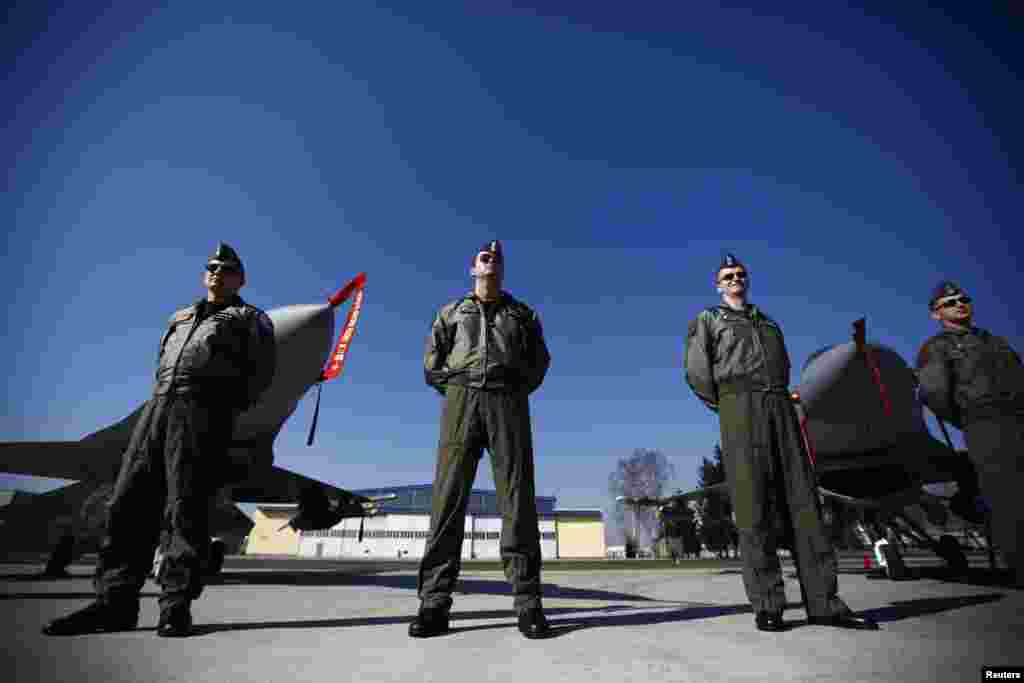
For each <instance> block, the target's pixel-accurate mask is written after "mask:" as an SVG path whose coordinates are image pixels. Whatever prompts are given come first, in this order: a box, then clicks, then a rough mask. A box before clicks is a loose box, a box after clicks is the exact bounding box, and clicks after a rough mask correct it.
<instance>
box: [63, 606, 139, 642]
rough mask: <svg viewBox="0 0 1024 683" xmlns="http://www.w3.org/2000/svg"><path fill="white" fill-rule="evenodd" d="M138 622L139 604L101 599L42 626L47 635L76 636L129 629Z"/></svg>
mask: <svg viewBox="0 0 1024 683" xmlns="http://www.w3.org/2000/svg"><path fill="white" fill-rule="evenodd" d="M138 624H139V605H138V603H137V602H136V603H134V604H123V605H122V604H113V605H112V604H110V603H107V602H103V601H102V600H96V601H95V602H93V603H90V604H89V605H87V606H85V607H83V608H82V609H80V610H78V611H77V612H72V613H71V614H69V615H67V616H66V617H60V618H59V619H54V620H53V621H51V622H50V623H49V624H47V625H46V626H44V627H43V633H44V634H45V635H48V636H77V635H79V634H82V633H108V632H111V631H131V630H133V629H134V628H135V627H136V626H138Z"/></svg>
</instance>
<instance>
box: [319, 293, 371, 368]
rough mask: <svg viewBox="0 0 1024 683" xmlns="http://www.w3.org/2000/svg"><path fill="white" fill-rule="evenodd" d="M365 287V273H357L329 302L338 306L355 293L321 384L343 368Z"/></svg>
mask: <svg viewBox="0 0 1024 683" xmlns="http://www.w3.org/2000/svg"><path fill="white" fill-rule="evenodd" d="M365 287H366V273H359V275H356V276H355V277H354V278H353V279H352V281H351V282H349V283H348V284H347V285H345V286H344V287H343V288H342V289H341V291H339V292H338V293H337V294H335V295H334V296H333V297H331V298H330V300H329V303H330V304H331V306H339V305H340V304H341V303H343V302H344V301H345V300H346V299H348V298H349V296H351V295H352V292H355V298H353V299H352V307H351V308H350V309H349V311H348V315H347V316H346V317H345V324H344V325H343V326H342V328H341V334H340V335H339V337H338V344H337V346H335V347H334V353H332V354H331V356H330V358H329V359H328V361H327V367H325V368H324V369H323V372H321V373H320V381H321V382H326V381H327V380H330V379H334V378H335V377H337V376H338V375H340V374H341V370H342V368H343V367H345V354H346V353H347V352H348V345H349V343H351V341H352V337H354V336H355V334H356V323H358V322H359V313H360V311H362V309H363V291H364V289H365Z"/></svg>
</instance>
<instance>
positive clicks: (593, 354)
mask: <svg viewBox="0 0 1024 683" xmlns="http://www.w3.org/2000/svg"><path fill="white" fill-rule="evenodd" d="M77 4H78V3H75V5H76V6H72V7H66V8H57V7H52V8H50V10H49V13H50V16H49V17H47V11H44V10H40V9H39V5H38V3H29V4H25V5H22V6H21V7H20V8H19V9H15V10H13V11H12V14H11V15H9V20H8V28H7V29H5V30H6V31H7V33H6V34H5V38H4V40H0V43H2V44H5V45H6V46H7V47H5V48H4V50H5V53H4V54H5V58H6V61H5V64H7V65H8V67H9V68H7V69H5V72H4V73H5V77H4V81H3V90H4V92H5V97H4V98H3V102H2V104H0V108H2V109H0V111H2V112H3V113H4V118H5V125H4V127H3V128H2V129H0V142H2V148H3V150H4V154H3V158H4V159H5V163H6V167H5V169H4V179H5V181H6V182H5V190H6V191H5V192H4V193H3V195H2V196H0V211H2V214H0V215H2V216H3V219H4V223H5V224H6V225H7V226H8V229H7V230H6V231H5V233H6V234H5V238H4V239H5V242H4V247H5V248H4V255H3V257H2V258H3V268H2V270H0V284H2V285H3V305H4V310H5V312H6V319H7V321H8V323H7V333H6V334H5V335H3V339H2V342H0V344H2V347H0V349H2V353H0V373H2V374H3V375H4V376H5V378H6V383H5V389H4V395H3V408H4V409H3V413H2V417H0V420H2V421H0V439H2V440H30V439H45V440H57V439H77V438H81V437H82V436H84V435H85V434H87V433H89V432H91V431H93V430H95V429H98V428H100V427H102V426H105V425H107V424H109V423H111V422H113V421H115V420H118V419H120V418H121V417H123V416H124V415H126V414H127V413H129V412H130V411H131V410H132V409H134V408H135V407H136V406H137V405H138V404H139V403H140V402H141V401H142V400H144V399H145V397H146V396H147V394H148V392H149V391H150V388H151V381H152V372H153V367H154V362H155V355H156V350H157V344H158V342H159V339H160V335H161V334H162V331H163V328H164V323H165V321H166V319H167V317H168V315H169V314H170V313H172V312H173V311H175V310H176V309H178V308H180V307H182V306H184V305H187V304H188V303H189V302H191V301H193V300H195V299H196V298H198V297H199V296H201V294H202V290H201V287H200V275H201V271H202V266H203V264H204V262H205V259H206V257H207V256H208V255H209V254H210V253H211V251H212V249H213V247H214V245H215V244H216V243H217V242H218V241H220V240H224V241H227V242H229V243H230V244H232V245H233V246H234V247H235V248H236V249H237V250H238V251H239V253H240V254H241V255H242V258H243V259H244V260H245V263H246V267H247V271H248V274H249V283H248V285H247V286H246V288H245V289H244V290H243V295H244V296H245V297H246V298H247V299H248V300H249V301H251V302H252V303H254V304H256V305H258V306H260V307H262V308H265V309H270V308H274V307H277V306H282V305H286V304H292V303H310V302H316V301H321V300H322V299H323V297H325V296H326V295H327V294H328V293H330V292H332V291H334V290H335V289H337V288H338V287H339V286H340V285H341V284H343V283H344V282H345V281H347V280H348V279H349V278H351V277H352V276H353V275H354V274H355V273H356V272H358V271H366V272H367V273H368V277H369V282H368V288H367V298H366V304H365V308H364V316H363V318H362V320H361V328H360V330H359V333H358V335H357V337H356V340H355V342H354V343H353V346H352V348H351V351H350V356H349V360H348V365H347V367H346V369H345V375H344V376H343V377H342V379H341V380H340V381H338V382H334V383H331V384H328V385H327V386H326V387H325V391H324V397H323V401H324V402H323V407H322V411H321V417H320V428H319V435H318V437H317V442H316V444H315V446H314V447H313V448H307V447H306V446H305V434H306V430H307V428H308V425H309V419H310V416H311V413H312V408H313V406H312V401H311V400H309V398H308V397H307V399H306V400H304V401H303V403H302V404H301V405H300V407H299V410H298V411H297V413H296V415H295V416H294V417H293V418H292V419H291V420H290V422H289V423H288V424H287V425H286V428H285V429H284V431H283V432H282V433H281V435H280V437H279V439H278V441H277V463H278V464H280V465H283V466H285V467H288V468H291V469H294V470H297V471H300V472H303V473H305V474H308V475H310V476H314V477H320V478H323V479H326V480H329V481H331V482H334V483H336V484H338V485H340V486H344V487H347V488H362V487H371V486H391V485H401V484H416V483H426V482H429V481H431V479H432V475H433V467H434V458H435V446H436V442H437V422H438V417H439V413H440V408H441V404H440V399H439V397H438V396H437V395H436V394H435V393H434V392H433V390H431V389H429V388H428V387H427V386H426V385H425V384H424V383H423V377H422V370H421V358H422V350H423V344H424V340H425V337H426V333H427V330H428V327H429V324H430V321H431V319H432V317H433V315H434V312H435V311H436V309H437V308H438V307H439V306H440V305H441V304H443V303H445V302H447V301H449V300H451V299H452V298H454V297H456V296H458V295H460V294H461V293H463V292H464V291H466V290H467V289H468V288H469V287H470V285H471V280H470V278H469V275H468V260H469V258H470V256H471V255H472V254H473V253H474V250H475V249H476V247H477V246H478V245H479V244H480V243H482V242H483V241H485V240H487V239H491V238H495V237H496V238H499V239H501V240H503V241H504V243H505V250H506V255H507V278H506V283H505V284H506V289H508V290H509V291H510V292H511V293H512V294H513V295H515V296H516V297H518V298H520V299H522V300H524V301H526V302H528V303H529V304H531V305H532V306H534V307H535V308H536V310H537V311H538V312H539V313H540V315H541V318H542V320H543V322H544V325H545V330H546V334H547V339H548V345H549V347H550V350H551V355H552V357H553V361H552V365H551V371H550V373H549V375H548V379H547V382H546V383H545V385H544V386H543V387H542V388H541V389H540V391H539V392H538V393H537V394H535V395H534V399H533V405H532V410H533V415H534V436H535V445H536V462H537V470H536V471H537V485H538V491H539V493H540V494H543V495H557V496H558V498H559V503H560V504H561V505H564V506H573V507H575V506H603V505H605V504H606V502H607V493H606V489H607V478H608V475H609V473H610V472H611V471H612V470H613V468H614V466H615V463H616V461H617V459H619V458H622V457H626V456H628V455H629V454H630V453H631V451H632V450H633V449H634V448H639V447H643V448H652V449H658V450H660V451H662V452H663V453H665V454H666V455H667V456H668V457H669V459H670V460H671V462H672V463H673V464H674V465H675V466H676V468H677V471H678V474H679V480H678V482H677V484H678V485H679V486H680V487H683V488H689V487H690V486H692V485H694V483H695V481H696V470H697V465H698V463H699V461H700V458H701V456H704V455H710V453H711V451H712V448H713V446H714V444H715V443H716V441H717V440H718V422H717V418H716V417H715V416H714V415H713V414H712V413H710V412H708V411H707V410H706V409H705V408H704V407H703V406H702V405H701V404H700V403H699V402H698V401H697V400H696V399H695V398H694V397H693V396H692V395H691V393H690V391H689V390H688V388H687V387H686V385H685V383H684V381H683V377H682V373H681V365H680V361H681V349H682V341H683V336H684V334H685V330H686V324H687V322H688V321H689V320H690V319H691V318H692V317H693V316H694V315H695V314H696V313H697V312H698V311H699V310H700V309H701V308H702V307H705V306H709V305H713V304H714V303H716V296H717V295H716V293H715V291H714V289H713V288H712V286H711V282H710V280H711V276H712V273H713V271H714V269H715V267H716V266H717V264H718V262H719V260H720V258H721V255H722V253H723V251H724V250H730V251H733V252H735V253H736V254H737V255H738V256H739V257H740V258H741V259H742V260H743V261H745V262H746V263H747V264H748V266H749V268H750V271H751V273H752V276H753V280H752V294H753V300H754V301H755V302H756V303H758V304H759V305H760V306H761V307H762V308H764V309H765V310H766V311H767V312H768V313H769V314H770V315H772V316H774V317H775V318H776V319H778V320H779V321H780V322H781V324H782V327H783V329H784V331H785V333H786V338H787V343H788V346H789V351H790V354H791V356H792V359H793V363H794V365H795V366H796V368H799V367H800V365H802V363H803V361H804V359H805V358H806V357H807V356H808V354H810V353H811V352H812V351H814V350H815V349H817V348H820V347H821V346H824V345H826V344H830V343H838V342H843V341H846V340H847V339H848V338H849V337H848V334H849V331H850V323H851V322H852V321H853V320H854V319H856V318H858V317H861V316H866V317H867V320H868V330H869V336H870V337H871V338H874V339H878V340H881V341H883V342H884V343H887V344H889V345H891V346H893V347H894V348H895V349H896V350H897V351H899V352H900V353H901V354H902V355H903V356H904V358H907V359H912V358H913V355H914V354H915V352H916V350H917V348H918V347H919V345H920V344H921V342H922V341H923V340H924V339H925V338H927V337H928V336H929V335H931V334H933V333H934V331H935V327H934V325H935V324H934V323H933V322H932V321H931V320H930V319H929V318H928V316H927V311H926V300H927V295H928V291H929V290H930V289H931V287H932V286H933V285H934V284H935V283H936V282H937V281H938V280H939V279H940V278H942V277H947V276H948V277H954V278H956V279H958V280H959V281H960V282H961V283H962V284H963V285H964V286H965V287H966V288H967V289H968V290H969V291H970V293H971V294H973V295H974V296H975V297H976V299H977V312H978V313H977V315H978V322H979V324H981V325H983V326H986V327H989V328H990V329H992V330H993V331H995V332H996V333H999V334H1002V335H1005V336H1007V337H1008V338H1009V339H1010V341H1011V344H1013V345H1014V346H1015V347H1016V348H1017V349H1024V316H1022V314H1021V312H1020V309H1019V307H1016V306H1015V303H1016V301H1015V300H1016V299H1017V298H1018V297H1019V294H1018V290H1019V288H1020V272H1019V265H1018V263H1019V260H1018V257H1019V255H1020V253H1021V243H1022V241H1024V240H1022V237H1021V236H1020V232H1021V231H1020V215H1021V193H1020V190H1021V187H1020V177H1019V175H1018V174H1017V171H1016V169H1015V168H1014V167H1013V165H1012V163H1011V159H1012V157H1013V153H1014V151H1015V147H1014V146H1015V144H1016V143H1017V142H1019V140H1020V137H1019V133H1018V132H1017V129H1016V126H1017V125H1019V122H1020V121H1021V120H1024V107H1022V103H1021V90H1022V89H1021V87H1020V85H1021V84H1020V82H1019V80H1018V78H1017V77H1016V76H1015V75H1014V72H1013V69H1012V67H1011V66H1010V65H1008V64H1007V63H1006V62H1005V51H1004V52H1002V53H1000V49H1003V48H1005V47H1006V45H1008V44H1009V43H1010V42H1012V41H1011V39H1010V38H1008V37H1007V36H1008V35H1009V33H1008V31H1009V29H1005V30H1004V32H1003V33H1000V32H999V31H1001V30H1003V29H1000V28H999V27H1000V26H1002V25H1003V24H1004V23H1005V22H1004V20H1003V19H1002V18H999V17H996V18H994V19H993V18H991V17H988V18H986V17H984V15H982V16H981V20H982V21H986V22H987V29H990V30H992V31H995V33H992V34H991V35H989V36H988V42H986V38H985V37H979V35H980V34H979V32H978V31H979V29H978V28H977V26H974V27H972V26H970V25H968V24H965V23H964V21H961V19H962V18H957V17H953V18H949V17H946V16H945V15H943V14H941V13H938V12H934V11H933V12H929V11H926V10H924V9H923V8H919V7H917V8H910V7H909V6H908V9H907V10H906V13H905V14H904V15H903V16H875V15H874V14H872V13H868V12H865V11H863V10H859V9H853V8H844V7H842V6H841V5H834V6H833V7H832V8H830V9H828V10H826V9H824V8H822V7H820V6H819V5H817V4H813V5H812V4H804V3H801V4H800V5H795V6H794V8H793V9H792V10H790V11H786V12H781V13H780V12H778V11H774V10H773V12H772V13H771V15H760V14H758V13H756V12H751V11H747V10H741V9H722V8H718V7H716V6H715V5H711V4H705V3H657V4H651V5H646V4H644V3H629V4H628V6H629V8H630V9H629V10H628V11H627V10H625V9H613V8H614V7H619V6H621V7H625V6H626V5H625V4H623V3H562V2H556V1H554V0H552V1H551V2H545V3H542V5H543V7H544V8H545V10H544V11H543V12H542V11H540V10H526V9H522V7H523V6H524V3H515V5H516V6H517V7H519V8H520V9H509V8H506V7H505V5H506V3H502V2H484V3H478V2H473V3H466V4H464V5H463V4H455V3H445V2H439V3H419V2H418V3H408V4H407V5H405V6H399V5H392V6H384V5H380V4H371V3H366V2H359V1H357V0H353V1H350V2H344V3H253V2H234V3H230V2H229V3H217V6H218V9H212V8H210V7H209V3H184V2H182V3H174V6H173V7H171V8H169V9H156V8H147V7H145V4H144V3H120V7H115V8H112V9H109V10H106V11H104V12H102V13H99V12H96V11H93V10H86V9H82V8H80V7H77ZM666 5H678V7H679V8H686V9H666V8H665V6H666ZM427 8H429V9H427ZM974 19H977V17H975V18H974ZM12 31H13V33H12ZM1018 35H1019V34H1018ZM1000 41H1001V42H1000ZM1013 136H1015V137H1013ZM798 379H799V377H798V376H797V375H794V377H793V381H794V383H795V382H796V381H797V380H798ZM958 438H959V437H958ZM12 485H17V486H25V487H30V488H31V487H37V486H40V484H39V483H38V482H36V483H33V482H28V481H26V480H23V479H20V478H12V477H2V478H0V486H12ZM477 486H479V487H490V486H492V479H491V475H490V465H489V461H488V460H487V459H485V460H484V461H483V462H482V463H481V468H480V476H479V477H478V480H477Z"/></svg>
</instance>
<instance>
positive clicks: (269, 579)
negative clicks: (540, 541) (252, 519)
mask: <svg viewBox="0 0 1024 683" xmlns="http://www.w3.org/2000/svg"><path fill="white" fill-rule="evenodd" d="M207 585H210V586H232V585H247V586H267V585H272V586H276V585H288V586H378V587H383V588H401V589H406V590H411V591H415V590H416V576H415V575H412V574H341V573H336V572H301V573H297V572H278V571H255V572H246V571H231V572H224V574H223V575H221V576H220V577H218V578H217V579H215V580H211V581H210V582H209V583H208V584H207ZM542 591H543V595H544V597H546V598H567V599H575V600H588V599H589V600H609V601H612V600H629V601H632V602H660V601H659V600H655V599H653V598H649V597H647V596H644V595H633V594H629V593H617V592H614V591H605V590H598V589H593V588H572V587H568V586H560V585H558V584H554V583H545V584H543V588H542ZM455 595H507V596H509V597H511V596H512V586H511V585H510V584H509V583H508V581H506V580H505V579H503V578H502V579H459V581H458V583H457V584H456V588H455Z"/></svg>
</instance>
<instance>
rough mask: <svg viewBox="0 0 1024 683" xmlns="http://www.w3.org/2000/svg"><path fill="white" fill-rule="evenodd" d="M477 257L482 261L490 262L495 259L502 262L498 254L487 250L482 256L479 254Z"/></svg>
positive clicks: (496, 261)
mask: <svg viewBox="0 0 1024 683" xmlns="http://www.w3.org/2000/svg"><path fill="white" fill-rule="evenodd" d="M477 258H478V259H480V263H490V262H491V261H494V262H495V263H500V262H501V259H499V258H498V257H497V256H495V255H494V254H488V253H486V252H484V253H483V254H480V256H478V257H477Z"/></svg>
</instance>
